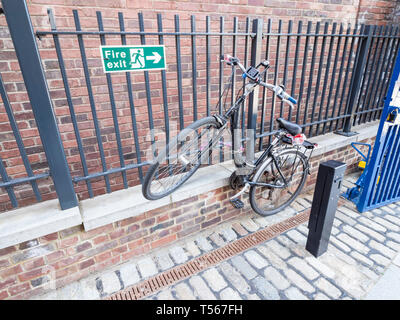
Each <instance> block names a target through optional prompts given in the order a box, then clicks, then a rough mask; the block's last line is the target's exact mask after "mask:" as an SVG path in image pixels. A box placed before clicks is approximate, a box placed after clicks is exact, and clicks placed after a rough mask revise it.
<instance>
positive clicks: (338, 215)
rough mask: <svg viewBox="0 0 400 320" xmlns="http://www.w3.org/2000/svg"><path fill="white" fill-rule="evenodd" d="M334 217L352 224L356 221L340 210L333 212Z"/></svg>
mask: <svg viewBox="0 0 400 320" xmlns="http://www.w3.org/2000/svg"><path fill="white" fill-rule="evenodd" d="M336 218H337V219H339V220H341V221H342V222H345V223H347V224H350V225H352V226H354V225H355V224H356V221H355V220H354V219H352V218H350V217H349V216H348V215H345V214H344V213H342V212H340V211H339V210H337V211H336V213H335V219H336Z"/></svg>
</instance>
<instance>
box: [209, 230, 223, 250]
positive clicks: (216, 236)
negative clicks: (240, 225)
mask: <svg viewBox="0 0 400 320" xmlns="http://www.w3.org/2000/svg"><path fill="white" fill-rule="evenodd" d="M209 238H210V240H211V241H212V242H214V243H215V244H216V245H217V247H222V246H224V245H225V244H226V242H225V241H224V239H222V237H220V236H219V234H218V233H215V232H214V233H212V234H211V235H210V236H209Z"/></svg>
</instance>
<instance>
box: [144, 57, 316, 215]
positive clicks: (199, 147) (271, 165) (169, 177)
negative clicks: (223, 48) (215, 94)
mask: <svg viewBox="0 0 400 320" xmlns="http://www.w3.org/2000/svg"><path fill="white" fill-rule="evenodd" d="M223 59H224V61H225V62H226V63H227V64H228V65H230V66H233V68H232V69H233V72H232V75H233V74H234V72H235V69H236V67H239V69H240V70H241V71H242V77H243V78H244V79H248V80H249V81H248V83H245V84H244V85H243V87H242V88H241V90H243V93H242V94H241V95H240V96H239V94H238V95H237V99H236V101H235V102H234V103H233V104H232V105H231V106H230V108H229V109H228V110H227V111H226V112H225V113H224V114H223V115H220V114H215V115H213V116H209V117H206V118H203V119H200V120H197V121H195V122H194V123H192V124H191V125H189V126H188V127H186V128H185V129H183V130H182V131H181V132H179V134H178V135H177V137H176V138H175V139H173V140H172V141H171V142H170V143H169V144H168V145H167V146H166V148H165V149H164V150H163V151H162V152H160V154H159V155H158V156H157V157H156V159H155V161H154V163H153V164H152V165H151V166H150V168H149V170H148V172H147V174H146V176H145V179H144V183H143V185H142V192H143V195H144V197H145V198H146V199H148V200H157V199H160V198H163V197H165V196H167V195H169V194H171V193H172V192H174V191H175V190H176V189H178V188H179V187H180V186H181V185H182V184H183V183H185V182H186V181H187V180H188V179H189V178H190V177H191V176H192V175H193V174H194V173H195V172H196V171H197V169H199V168H200V167H201V165H202V164H207V163H208V161H209V159H210V157H211V156H212V152H213V150H214V149H215V147H216V146H217V149H218V147H219V146H220V144H221V137H222V134H223V132H224V130H225V129H227V127H228V123H229V122H230V123H231V132H230V134H231V136H232V146H233V158H234V163H235V166H236V168H238V169H239V168H240V169H245V170H240V172H239V170H237V171H238V172H239V173H237V172H236V171H235V172H234V173H233V174H232V175H231V177H230V179H229V184H230V186H231V187H232V188H233V189H236V190H237V189H241V191H239V192H238V193H236V194H235V195H234V196H232V197H231V198H230V202H231V203H232V205H233V206H234V207H235V208H238V209H240V208H243V206H244V203H243V202H242V201H241V200H240V196H241V195H242V194H243V193H244V192H247V191H248V190H249V189H250V192H249V198H250V205H251V207H252V209H253V210H254V211H255V212H256V213H258V214H259V215H262V216H267V215H272V214H275V213H277V212H279V211H281V210H283V209H284V208H286V207H287V206H288V205H289V204H290V203H292V202H293V201H294V199H295V198H296V197H297V196H298V195H299V194H300V192H301V190H302V189H303V187H304V185H305V182H306V178H307V175H308V174H309V169H310V168H309V162H308V160H309V158H310V157H311V153H312V150H313V149H314V147H315V146H316V145H315V144H313V143H310V142H308V141H306V140H305V136H304V135H303V134H302V133H301V131H302V128H301V127H300V126H299V125H297V124H295V123H292V122H290V121H287V120H284V119H283V118H278V119H277V123H278V126H279V129H278V130H277V131H276V132H275V134H274V136H275V138H274V139H273V141H272V142H271V143H270V144H269V145H268V146H267V147H266V149H265V150H264V151H263V152H262V154H261V155H260V156H259V157H258V158H257V159H256V160H255V161H254V163H249V161H246V160H243V156H242V155H241V152H242V150H243V148H242V141H241V139H240V136H239V135H240V134H239V133H237V132H238V131H240V130H236V129H239V127H240V124H239V122H240V121H239V119H240V117H239V115H240V110H241V106H242V105H243V102H244V101H245V100H246V98H247V97H248V95H249V94H250V93H251V92H252V91H253V90H254V88H255V87H256V86H258V85H261V86H264V87H266V88H267V89H270V90H272V91H273V92H275V94H276V96H277V97H278V98H280V99H281V100H282V101H283V102H284V103H286V104H289V106H290V108H293V107H294V104H296V103H297V101H296V100H295V99H294V98H293V97H291V96H290V95H289V94H288V93H286V92H285V91H284V86H282V85H280V86H275V85H272V84H269V83H266V82H263V81H262V80H261V79H262V77H263V75H264V73H265V72H266V70H268V68H269V67H270V65H269V62H268V61H266V60H265V61H262V62H260V63H259V64H258V65H257V66H256V67H253V66H250V67H249V68H247V70H246V69H245V68H244V66H243V65H242V64H241V63H240V61H239V59H238V58H236V57H232V56H229V55H225V56H224V58H223ZM260 66H263V67H264V70H263V71H262V72H260V70H259V68H260ZM241 90H239V92H240V91H241ZM222 95H223V94H222ZM222 95H221V97H222ZM221 97H220V101H221ZM307 150H311V153H310V154H309V155H308V156H307V155H306V152H307Z"/></svg>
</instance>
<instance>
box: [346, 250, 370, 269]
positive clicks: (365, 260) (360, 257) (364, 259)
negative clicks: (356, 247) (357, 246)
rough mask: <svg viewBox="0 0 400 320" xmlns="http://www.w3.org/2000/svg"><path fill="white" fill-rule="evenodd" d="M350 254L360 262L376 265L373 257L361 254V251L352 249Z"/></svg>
mask: <svg viewBox="0 0 400 320" xmlns="http://www.w3.org/2000/svg"><path fill="white" fill-rule="evenodd" d="M350 255H351V256H352V257H353V258H354V259H356V260H358V261H360V262H362V263H364V264H366V265H369V266H373V265H374V262H373V261H372V260H371V259H368V258H367V257H366V256H364V255H363V254H361V253H359V252H357V251H352V252H351V253H350Z"/></svg>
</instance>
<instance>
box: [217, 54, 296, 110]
mask: <svg viewBox="0 0 400 320" xmlns="http://www.w3.org/2000/svg"><path fill="white" fill-rule="evenodd" d="M223 60H224V61H225V62H226V63H227V64H228V65H234V66H238V67H239V69H240V70H241V71H242V72H243V78H247V77H248V78H250V79H252V77H251V76H250V75H249V74H248V73H247V70H246V69H245V67H244V66H243V65H242V64H241V63H240V61H239V59H238V58H236V57H232V56H230V55H228V54H226V55H224V56H223ZM260 65H263V66H264V68H265V69H264V71H263V72H262V73H264V72H265V71H266V70H267V69H268V67H269V62H268V61H263V62H261V63H260V64H259V65H258V66H257V67H259V66H260ZM262 73H261V74H260V75H259V76H258V78H257V80H256V81H255V82H256V83H258V84H260V85H262V86H264V87H266V88H268V89H270V90H272V91H274V92H275V94H276V95H277V97H278V98H280V99H281V100H282V101H283V102H286V103H288V104H289V106H290V107H291V108H293V107H294V106H293V105H294V104H297V100H296V99H295V98H293V97H292V96H290V95H289V94H288V93H286V92H285V91H284V89H283V88H282V87H281V86H275V85H273V84H270V83H266V82H263V81H261V75H262ZM253 81H254V80H253Z"/></svg>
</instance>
